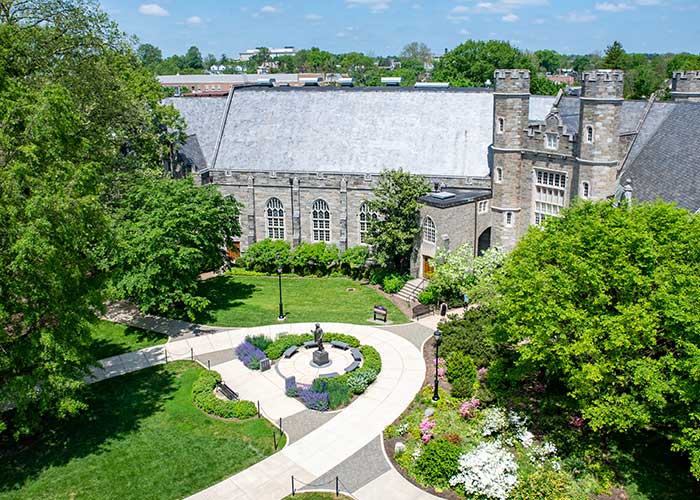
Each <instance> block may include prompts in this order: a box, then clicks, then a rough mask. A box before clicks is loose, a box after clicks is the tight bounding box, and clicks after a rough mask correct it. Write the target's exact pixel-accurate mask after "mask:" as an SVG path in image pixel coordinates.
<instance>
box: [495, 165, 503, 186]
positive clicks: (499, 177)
mask: <svg viewBox="0 0 700 500" xmlns="http://www.w3.org/2000/svg"><path fill="white" fill-rule="evenodd" d="M496 182H499V183H500V182H503V169H502V168H501V167H496Z"/></svg>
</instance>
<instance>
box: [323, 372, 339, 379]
mask: <svg viewBox="0 0 700 500" xmlns="http://www.w3.org/2000/svg"><path fill="white" fill-rule="evenodd" d="M338 375H340V374H339V373H336V372H331V373H322V374H320V375H319V376H318V378H334V377H337V376H338Z"/></svg>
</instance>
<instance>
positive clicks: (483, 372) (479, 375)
mask: <svg viewBox="0 0 700 500" xmlns="http://www.w3.org/2000/svg"><path fill="white" fill-rule="evenodd" d="M488 372H489V369H488V368H484V367H483V366H482V367H481V368H479V369H478V370H477V371H476V377H477V378H478V379H479V382H483V381H484V379H486V374H487V373H488Z"/></svg>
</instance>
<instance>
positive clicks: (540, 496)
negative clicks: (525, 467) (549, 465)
mask: <svg viewBox="0 0 700 500" xmlns="http://www.w3.org/2000/svg"><path fill="white" fill-rule="evenodd" d="M523 476H524V477H523ZM568 486H569V482H568V481H567V478H566V476H565V475H564V474H562V473H560V472H556V471H554V470H551V469H546V468H538V469H535V470H534V471H533V472H531V473H530V474H527V475H525V474H521V475H520V477H519V478H518V486H516V487H515V489H514V490H513V491H512V492H511V493H510V498H511V499H513V500H571V499H572V497H571V495H569V494H568V493H567V489H568Z"/></svg>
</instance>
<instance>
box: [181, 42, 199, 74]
mask: <svg viewBox="0 0 700 500" xmlns="http://www.w3.org/2000/svg"><path fill="white" fill-rule="evenodd" d="M182 62H183V66H184V67H186V68H191V69H202V68H203V67H204V63H203V62H202V53H201V52H200V51H199V49H198V48H197V47H195V46H194V45H193V46H192V47H190V48H189V49H187V53H186V54H185V57H184V59H183V61H182Z"/></svg>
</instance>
